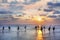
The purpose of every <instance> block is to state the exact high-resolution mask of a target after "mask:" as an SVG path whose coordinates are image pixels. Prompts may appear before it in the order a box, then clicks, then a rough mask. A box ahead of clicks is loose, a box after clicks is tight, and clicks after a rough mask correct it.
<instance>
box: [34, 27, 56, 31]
mask: <svg viewBox="0 0 60 40" xmlns="http://www.w3.org/2000/svg"><path fill="white" fill-rule="evenodd" d="M39 28H40V30H41V31H43V30H45V29H46V27H45V26H35V29H39ZM50 30H51V26H50V27H48V31H50ZM52 30H53V31H54V30H55V26H54V27H52Z"/></svg>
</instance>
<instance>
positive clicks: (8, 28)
mask: <svg viewBox="0 0 60 40" xmlns="http://www.w3.org/2000/svg"><path fill="white" fill-rule="evenodd" d="M4 29H5V27H4V26H3V27H2V30H4ZM8 29H9V30H11V27H10V26H8ZM19 29H20V27H19V26H17V30H19ZM24 29H26V26H24Z"/></svg>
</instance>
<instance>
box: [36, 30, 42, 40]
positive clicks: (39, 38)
mask: <svg viewBox="0 0 60 40" xmlns="http://www.w3.org/2000/svg"><path fill="white" fill-rule="evenodd" d="M36 40H43V34H42V31H41V30H37V35H36Z"/></svg>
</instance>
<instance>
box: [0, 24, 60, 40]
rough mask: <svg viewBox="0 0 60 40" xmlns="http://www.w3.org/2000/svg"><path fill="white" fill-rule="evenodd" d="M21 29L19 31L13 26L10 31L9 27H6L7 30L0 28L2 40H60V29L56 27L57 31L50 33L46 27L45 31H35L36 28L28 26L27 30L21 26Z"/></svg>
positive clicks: (0, 39)
mask: <svg viewBox="0 0 60 40" xmlns="http://www.w3.org/2000/svg"><path fill="white" fill-rule="evenodd" d="M19 27H20V29H19V30H17V27H15V26H11V29H10V30H9V29H8V26H7V27H6V26H5V29H4V30H2V27H0V40H60V27H59V26H58V25H57V26H55V27H56V29H55V30H54V32H53V30H52V27H51V30H50V32H49V31H48V27H49V26H46V29H45V31H44V30H43V31H41V30H40V29H37V30H36V29H35V28H34V27H35V26H27V28H26V30H25V29H24V26H19Z"/></svg>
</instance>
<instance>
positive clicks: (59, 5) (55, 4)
mask: <svg viewBox="0 0 60 40" xmlns="http://www.w3.org/2000/svg"><path fill="white" fill-rule="evenodd" d="M47 5H50V6H52V7H60V3H59V2H57V3H52V2H48V3H47Z"/></svg>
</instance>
